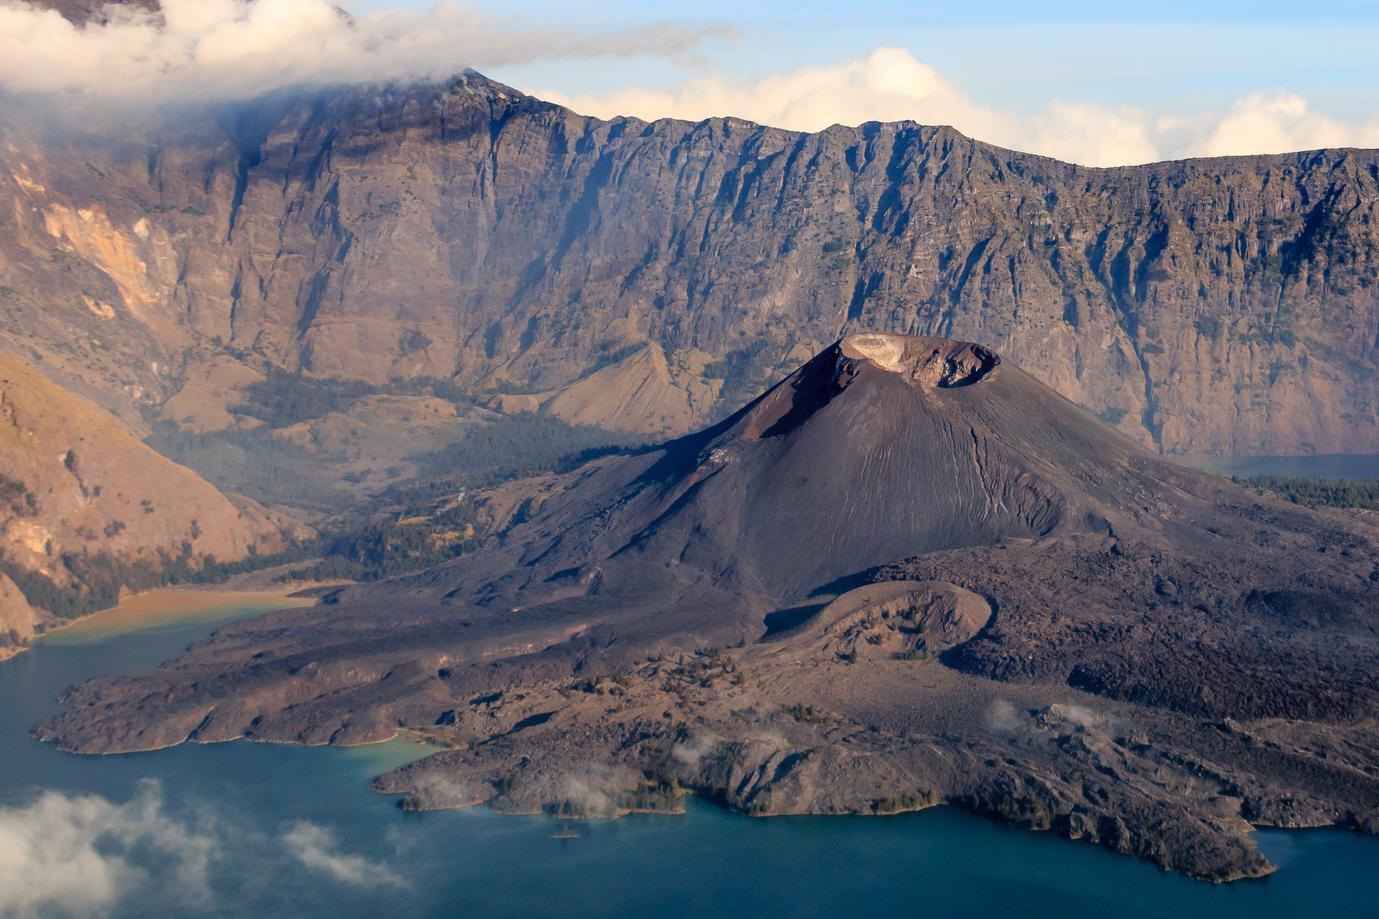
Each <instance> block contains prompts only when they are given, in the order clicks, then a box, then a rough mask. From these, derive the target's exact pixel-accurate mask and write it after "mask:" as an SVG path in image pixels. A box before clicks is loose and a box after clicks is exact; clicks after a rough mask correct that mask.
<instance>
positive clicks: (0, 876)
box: [0, 782, 217, 917]
mask: <svg viewBox="0 0 1379 919" xmlns="http://www.w3.org/2000/svg"><path fill="white" fill-rule="evenodd" d="M216 850H217V842H216V840H215V839H214V838H213V837H212V836H211V835H210V834H208V833H206V832H203V831H199V830H196V829H193V828H192V827H190V826H188V825H187V824H185V823H183V822H180V821H179V820H177V819H174V818H173V817H172V816H170V815H169V814H168V813H167V812H166V811H165V809H164V807H163V796H162V792H161V789H160V788H159V786H158V785H157V783H155V782H146V783H144V784H143V785H142V786H141V787H140V790H139V792H138V794H137V795H136V796H135V797H134V798H133V799H132V800H130V801H128V802H126V803H124V804H112V803H111V802H109V801H107V800H105V799H104V798H100V797H96V796H94V795H79V796H68V795H64V794H60V793H57V792H46V793H44V794H43V795H42V796H41V797H40V798H38V800H36V801H34V802H33V803H32V804H30V805H28V806H25V807H18V808H7V809H4V810H0V916H4V917H9V916H30V915H34V914H38V913H45V914H46V913H53V912H57V913H63V914H70V915H76V916H89V915H93V914H98V913H103V912H106V911H108V910H109V909H111V908H112V907H113V906H114V905H115V904H116V903H117V902H118V901H120V900H121V899H123V898H125V897H130V896H134V895H137V894H138V893H139V892H141V891H146V890H148V889H149V888H150V885H151V884H153V883H154V880H155V879H154V878H153V877H152V876H151V874H150V872H149V870H148V868H147V867H145V866H147V865H150V864H157V865H158V866H159V875H160V877H159V878H158V881H159V884H160V896H161V897H162V898H164V899H166V898H167V897H168V896H169V893H170V891H176V892H177V894H178V895H179V896H180V897H181V898H182V899H183V902H184V903H186V904H187V905H188V906H193V907H194V906H196V905H197V904H200V903H204V902H205V900H206V898H207V897H208V896H209V888H208V886H207V880H206V873H207V868H208V866H209V864H210V861H211V859H212V858H213V857H214V855H215V853H216ZM168 882H171V884H169V883H168Z"/></svg>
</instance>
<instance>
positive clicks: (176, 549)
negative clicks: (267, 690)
mask: <svg viewBox="0 0 1379 919" xmlns="http://www.w3.org/2000/svg"><path fill="white" fill-rule="evenodd" d="M306 532H307V531H306V530H305V529H304V528H302V527H301V526H299V525H297V524H295V523H291V522H289V521H287V520H285V519H283V518H282V517H280V516H279V515H276V514H273V513H271V512H269V511H265V510H264V509H263V508H261V507H259V506H258V505H256V504H254V503H253V502H252V501H248V500H246V499H242V498H236V497H228V496H226V495H224V494H222V493H221V492H219V491H217V490H216V489H215V488H214V487H213V486H212V485H210V484H209V483H208V482H206V481H205V480H204V479H202V478H201V477H200V476H198V475H197V474H196V473H194V472H192V471H191V470H189V469H185V468H183V467H181V466H178V465H176V464H174V463H172V462H169V461H168V460H166V459H164V458H163V457H161V456H159V455H158V454H157V453H155V452H153V451H152V450H151V449H149V448H148V447H146V446H145V445H144V444H143V443H141V442H140V441H139V440H138V439H137V438H136V437H134V436H133V435H132V434H131V433H130V432H129V431H128V430H127V429H126V428H125V427H124V426H123V425H121V424H120V423H119V422H118V421H117V420H116V419H115V418H113V417H111V416H110V415H109V414H108V413H106V412H105V411H104V410H102V409H101V408H99V407H98V406H96V405H95V404H94V403H92V402H90V401H89V400H87V399H85V398H83V397H81V396H77V395H75V394H73V393H71V392H68V391H66V390H64V389H63V388H62V387H60V386H58V385H57V384H56V383H54V382H53V381H51V380H49V379H48V378H47V377H46V376H44V375H43V374H41V373H40V372H38V371H37V370H35V369H34V368H32V367H30V366H28V365H26V364H24V363H23V362H21V361H18V360H15V359H13V358H10V357H7V356H4V355H0V571H2V572H3V574H0V636H4V640H3V641H0V653H5V652H7V651H13V650H15V649H17V648H20V647H22V645H23V643H24V641H26V640H27V639H29V638H31V637H33V635H34V633H35V631H36V630H38V629H42V628H43V627H45V626H49V625H52V624H54V622H55V621H56V620H58V619H60V618H62V617H64V616H69V615H73V614H76V613H78V612H83V611H89V610H90V609H92V608H99V607H100V606H102V605H111V604H113V602H114V601H115V600H116V599H117V598H118V596H119V593H120V591H121V590H122V589H124V588H125V587H128V586H147V585H145V584H143V583H142V581H146V580H148V579H156V578H157V577H158V576H159V575H160V574H162V573H165V572H168V571H170V570H171V569H173V568H175V567H183V568H187V569H188V570H190V571H195V570H196V569H197V568H199V567H201V566H202V565H203V564H204V563H205V561H206V560H207V559H208V558H210V559H215V560H218V561H221V562H232V561H237V560H239V559H243V558H244V557H245V556H246V555H247V554H248V553H250V552H260V551H262V552H263V553H264V554H268V553H271V552H275V551H278V550H280V549H282V548H283V547H284V545H285V544H286V543H287V542H288V541H289V540H290V539H292V538H293V537H295V536H301V535H305V534H306ZM16 581H18V582H19V583H18V585H17V584H16ZM26 595H27V599H26Z"/></svg>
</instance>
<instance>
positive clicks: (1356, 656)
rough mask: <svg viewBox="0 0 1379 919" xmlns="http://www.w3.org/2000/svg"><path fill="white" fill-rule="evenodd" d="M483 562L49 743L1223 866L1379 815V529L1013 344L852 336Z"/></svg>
mask: <svg viewBox="0 0 1379 919" xmlns="http://www.w3.org/2000/svg"><path fill="white" fill-rule="evenodd" d="M551 492H552V493H553V496H552V497H550V498H549V499H548V500H546V501H545V503H544V504H540V505H539V506H534V507H533V508H532V509H531V510H530V511H529V513H528V514H527V515H526V516H527V519H526V521H525V522H522V523H519V524H517V525H516V526H514V527H513V528H512V529H510V530H509V531H508V532H507V533H506V534H505V535H504V536H502V537H501V538H500V539H498V540H496V541H494V542H493V543H491V544H490V545H489V546H488V547H486V548H485V549H483V550H481V551H479V552H477V553H475V554H474V555H472V556H469V557H466V558H463V559H460V560H457V561H455V562H453V563H448V564H445V565H442V566H440V567H437V568H434V569H431V570H429V571H426V572H423V573H421V574H418V575H413V576H408V577H405V578H398V579H395V580H392V581H387V582H381V583H378V584H373V585H363V586H358V587H351V588H346V589H342V590H340V591H337V592H336V593H334V594H332V595H330V596H329V597H328V598H327V600H326V602H324V603H323V604H322V605H320V606H318V607H315V608H311V609H299V610H289V611H283V612H280V613H275V614H272V615H270V616H267V617H264V618H262V619H259V620H255V621H252V622H239V623H235V624H233V625H229V626H227V627H225V628H223V629H221V630H220V631H219V632H217V633H216V634H215V635H214V636H212V637H211V638H210V639H209V640H207V641H205V642H203V643H201V644H199V645H196V646H194V647H192V648H191V649H189V651H188V652H187V653H186V654H184V655H183V656H182V657H180V658H178V659H176V660H174V661H172V662H170V663H168V664H166V665H164V666H163V667H162V668H161V669H160V670H158V671H157V672H156V673H153V674H148V675H144V676H137V677H117V678H106V679H99V680H95V681H92V682H91V683H88V684H86V685H84V686H82V687H79V688H77V689H76V690H74V691H73V692H72V693H71V694H70V695H69V697H68V699H67V702H68V706H69V707H68V708H67V710H66V711H65V712H63V713H62V714H60V715H58V716H57V717H56V718H55V719H53V720H52V721H50V722H49V723H47V724H46V725H43V726H41V727H40V728H39V729H37V730H38V735H39V736H41V737H43V738H47V739H50V740H54V741H56V742H58V743H60V744H61V745H62V746H64V747H65V748H67V749H71V750H77V751H83V752H112V751H122V750H136V749H148V748H153V747H159V746H164V745H167V744H174V743H179V742H182V741H185V740H193V741H200V742H210V741H218V740H226V739H231V738H237V737H250V738H253V739H259V740H277V741H298V742H307V743H325V742H329V743H337V744H352V743H363V742H369V741H376V740H382V739H384V738H387V737H389V736H392V735H393V734H394V733H395V732H397V731H398V730H399V729H408V730H414V731H418V732H421V733H423V734H426V735H428V736H431V737H432V738H433V739H435V740H436V741H437V742H438V743H441V744H443V745H445V746H447V747H449V748H450V749H449V750H448V751H447V752H443V753H440V754H437V755H435V756H432V757H430V758H428V759H426V760H424V761H422V762H420V763H417V764H414V765H412V766H409V767H406V768H404V769H402V770H399V771H398V772H396V773H392V774H390V775H388V776H384V777H383V778H381V779H380V782H379V787H380V788H381V789H383V790H387V791H394V792H404V793H406V795H407V797H406V802H407V804H408V805H409V806H416V807H443V806H460V805H466V804H472V803H479V802H488V803H491V804H493V805H494V806H495V807H498V808H500V809H509V810H530V809H538V808H544V809H548V810H552V811H553V812H562V813H571V812H573V813H586V812H592V811H606V810H614V811H616V810H626V809H644V808H648V807H660V806H673V804H674V800H675V798H676V796H677V795H678V794H679V789H680V788H681V787H689V788H693V789H695V790H697V791H699V792H701V793H704V794H708V795H710V796H713V797H715V798H717V799H719V800H722V801H724V802H725V803H727V804H729V805H731V806H734V807H739V808H742V809H744V810H747V811H749V812H752V813H763V814H769V813H799V812H815V813H818V812H824V813H827V812H853V813H884V812H892V811H895V810H905V809H912V808H915V807H920V806H924V805H927V804H932V803H937V802H941V801H947V802H951V803H956V804H961V805H963V806H966V807H970V808H973V809H976V810H980V811H985V812H991V813H995V814H999V815H1001V816H1003V817H1005V818H1007V819H1011V820H1013V821H1016V822H1018V823H1020V824H1023V825H1029V826H1034V827H1039V828H1052V829H1056V830H1058V831H1059V832H1062V833H1064V834H1066V835H1069V836H1072V837H1086V838H1089V839H1092V840H1095V841H1097V842H1100V843H1101V844H1103V845H1107V846H1110V847H1112V848H1114V849H1117V850H1120V851H1124V852H1132V853H1136V854H1139V855H1142V856H1145V857H1148V858H1152V859H1154V860H1155V861H1157V862H1159V863H1161V864H1163V865H1165V866H1170V867H1173V868H1177V869H1179V870H1183V871H1187V872H1190V873H1192V874H1194V875H1198V876H1201V877H1208V878H1215V879H1230V878H1236V877H1242V876H1250V875H1257V874H1261V873H1264V872H1266V871H1268V870H1270V866H1269V865H1268V864H1267V863H1266V862H1265V861H1264V860H1263V858H1262V857H1261V856H1260V855H1259V853H1258V852H1257V851H1256V850H1255V849H1254V847H1253V844H1252V843H1251V842H1250V840H1249V837H1248V835H1247V834H1248V830H1249V828H1250V826H1251V824H1271V825H1284V826H1304V825H1318V824H1342V825H1350V826H1356V827H1361V828H1365V829H1368V830H1370V831H1374V830H1376V829H1379V776H1375V774H1374V772H1373V767H1372V762H1373V758H1374V756H1375V754H1376V752H1379V731H1377V730H1376V726H1375V717H1376V715H1377V714H1379V676H1377V674H1379V601H1377V600H1376V596H1375V590H1374V583H1375V581H1376V580H1379V548H1377V546H1379V539H1377V538H1376V535H1377V534H1376V529H1375V527H1374V526H1373V525H1372V524H1367V523H1366V522H1365V519H1364V518H1359V517H1356V518H1348V517H1345V516H1341V515H1326V514H1321V513H1317V512H1313V511H1308V510H1304V509H1300V508H1296V507H1292V506H1289V505H1284V504H1281V503H1277V502H1273V501H1270V500H1267V499H1262V498H1259V497H1257V496H1255V495H1253V494H1250V493H1248V492H1246V491H1244V490H1243V489H1240V488H1237V487H1235V486H1233V485H1231V484H1230V483H1229V482H1226V481H1224V480H1221V479H1217V478H1215V477H1212V476H1209V475H1206V474H1203V473H1199V472H1195V471H1192V470H1188V469H1185V468H1182V467H1179V466H1176V465H1174V464H1172V463H1169V462H1166V461H1164V460H1161V459H1158V458H1156V457H1155V456H1153V455H1151V454H1149V453H1147V452H1145V451H1144V450H1143V449H1142V448H1140V447H1138V446H1136V445H1135V444H1134V443H1132V442H1131V441H1130V440H1128V439H1126V438H1124V437H1123V436H1121V435H1119V434H1117V433H1116V432H1114V431H1112V430H1111V429H1109V428H1107V427H1106V426H1105V425H1103V424H1101V423H1100V422H1098V421H1096V420H1095V419H1094V418H1092V417H1091V416H1089V415H1088V414H1087V413H1086V412H1084V411H1083V410H1082V409H1079V408H1077V407H1076V406H1074V405H1072V404H1071V403H1070V402H1068V401H1067V400H1066V399H1064V398H1062V397H1061V396H1059V395H1057V394H1055V393H1054V392H1052V391H1051V390H1049V389H1048V388H1047V387H1045V386H1043V385H1042V384H1040V383H1038V382H1036V381H1035V380H1034V379H1033V378H1031V377H1030V376H1028V375H1027V374H1025V373H1024V372H1023V371H1021V370H1020V369H1019V368H1018V367H1016V366H1015V365H1013V364H1012V363H1010V362H1008V361H1003V360H1001V359H1000V358H999V357H998V356H997V355H996V354H995V353H993V352H992V351H990V350H988V349H986V348H984V347H982V346H979V345H974V344H968V343H964V342H958V341H950V340H942V339H933V338H924V337H903V336H891V335H878V334H862V335H853V336H849V337H847V338H844V339H843V340H842V341H840V342H838V343H837V344H835V345H833V346H831V347H829V348H827V349H825V350H824V351H823V352H821V353H820V354H819V355H818V356H816V357H815V358H814V359H812V360H810V361H809V362H808V363H806V364H805V365H804V366H803V367H801V368H800V369H799V370H797V371H796V372H795V373H793V374H791V375H790V376H789V377H787V378H786V379H785V380H784V381H783V382H781V383H780V384H778V385H777V386H775V387H774V388H772V389H771V390H770V391H768V392H767V393H766V394H765V395H763V396H761V397H760V398H758V399H757V400H755V401H754V402H752V403H751V404H750V405H748V406H747V407H746V408H744V409H742V410H741V411H739V412H738V413H737V414H735V415H733V416H732V417H730V418H728V419H727V420H725V421H723V422H722V423H720V424H718V425H717V426H715V427H712V428H709V429H707V430H705V431H702V432H700V433H698V434H695V435H691V436H689V437H685V438H682V439H680V440H676V441H672V442H670V443H667V444H665V445H663V446H660V447H657V448H654V449H650V450H647V451H644V452H642V453H639V454H636V455H624V456H613V457H606V458H604V459H601V460H597V461H595V462H592V463H590V464H588V465H586V466H583V467H580V468H579V469H577V470H575V471H574V472H571V473H569V474H568V476H567V477H566V478H565V481H564V482H563V483H562V487H560V488H558V489H551Z"/></svg>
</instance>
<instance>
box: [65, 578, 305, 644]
mask: <svg viewBox="0 0 1379 919" xmlns="http://www.w3.org/2000/svg"><path fill="white" fill-rule="evenodd" d="M296 589H297V588H293V590H296ZM291 592H292V591H289V590H189V589H179V588H165V589H161V590H150V591H147V592H145V593H141V594H136V595H135V596H132V597H129V598H127V599H126V600H124V601H123V602H121V603H120V604H119V605H118V606H113V607H111V608H110V609H106V610H101V611H100V612H97V613H92V614H91V615H89V616H83V617H82V618H80V619H77V620H75V621H73V622H72V623H71V624H69V625H65V626H63V627H61V628H59V629H55V630H53V631H51V632H48V633H47V634H46V635H44V636H43V637H42V638H41V639H40V640H41V641H43V642H49V643H53V644H81V643H84V642H86V641H94V640H97V639H101V638H108V637H110V636H111V635H114V634H118V633H120V632H137V631H141V630H143V629H151V628H157V627H159V626H164V625H171V624H173V623H178V622H188V621H192V620H198V619H230V618H235V617H236V616H241V615H244V616H248V615H253V614H255V613H263V612H268V611H270V610H275V609H285V608H287V607H291V606H311V605H313V604H315V602H316V600H315V598H314V597H293V596H290V593H291Z"/></svg>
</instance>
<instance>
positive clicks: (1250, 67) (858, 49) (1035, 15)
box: [353, 0, 1379, 117]
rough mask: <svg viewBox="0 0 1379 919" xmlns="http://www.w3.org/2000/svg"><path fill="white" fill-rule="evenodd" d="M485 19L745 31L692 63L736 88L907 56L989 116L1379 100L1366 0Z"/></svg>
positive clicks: (1343, 108) (565, 13) (640, 9)
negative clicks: (1051, 108)
mask: <svg viewBox="0 0 1379 919" xmlns="http://www.w3.org/2000/svg"><path fill="white" fill-rule="evenodd" d="M390 5H396V4H395V3H393V2H392V0H373V2H370V3H355V4H354V5H353V8H356V9H367V8H370V7H379V6H390ZM411 5H414V6H418V7H425V6H429V5H430V4H429V3H424V2H413V3H412V4H411ZM478 5H479V6H480V7H482V8H484V9H486V10H487V11H489V12H490V13H492V14H493V15H494V16H495V17H503V18H510V19H513V20H516V21H518V22H522V21H526V22H527V23H529V24H531V25H533V26H538V25H539V26H550V25H553V24H558V25H563V26H566V27H569V28H572V29H576V30H588V31H607V30H612V29H617V28H627V27H632V26H638V25H647V24H651V23H655V22H665V21H669V22H675V23H681V24H685V25H692V26H714V25H721V26H727V27H730V28H733V29H735V30H737V31H738V33H739V34H738V37H737V38H736V39H734V40H721V41H709V42H705V43H704V44H703V46H702V47H701V48H700V49H699V51H700V54H701V55H702V58H703V63H704V64H705V65H707V66H709V67H712V68H713V69H715V70H716V71H717V72H720V73H723V74H727V75H734V76H740V77H752V76H760V75H763V74H766V73H771V72H780V71H784V70H788V69H791V68H795V67H799V66H805V65H819V64H828V63H835V62H838V61H843V60H848V59H852V58H856V57H859V56H861V55H863V54H865V53H867V52H868V51H870V50H872V49H874V48H876V47H879V46H896V47H902V48H905V49H907V50H909V51H910V52H911V53H912V54H913V55H914V56H915V57H916V58H917V59H919V60H921V61H924V62H925V63H928V64H931V65H933V66H934V67H936V68H937V69H938V70H939V71H940V72H942V73H943V74H944V75H945V76H946V77H948V78H950V79H952V80H953V81H955V82H956V83H958V84H960V85H961V86H963V87H964V88H965V89H966V90H967V91H968V92H969V93H971V94H972V95H973V96H974V97H976V98H978V99H980V100H981V101H983V102H986V103H989V104H993V105H1012V106H1034V105H1038V104H1040V103H1042V102H1044V101H1046V100H1047V99H1049V98H1051V97H1061V98H1070V99H1071V98H1077V99H1090V100H1095V101H1098V102H1102V103H1105V104H1112V105H1137V106H1148V107H1153V108H1169V107H1171V108H1172V109H1174V110H1175V111H1178V112H1182V113H1184V114H1192V113H1196V112H1200V111H1205V110H1207V109H1209V108H1211V107H1213V106H1218V105H1221V104H1223V103H1229V102H1231V101H1233V100H1235V99H1237V98H1240V97H1241V96H1244V95H1247V94H1249V93H1251V92H1256V91H1261V90H1276V89H1283V90H1288V91H1290V92H1294V93H1300V94H1302V95H1304V96H1306V97H1307V98H1308V100H1309V102H1311V103H1312V105H1313V106H1314V107H1316V108H1317V109H1318V110H1320V111H1325V112H1327V113H1330V114H1333V115H1335V116H1337V117H1365V116H1369V115H1371V114H1373V111H1374V109H1375V108H1376V104H1375V103H1376V99H1379V53H1376V49H1379V4H1376V3H1374V2H1372V0H1371V2H1359V0H1327V2H1314V3H1298V2H1290V3H1284V2H1277V0H1257V2H1244V0H1224V2H1200V3H1190V2H1184V0H1168V2H1157V3H1134V4H1123V3H1121V4H1118V3H1105V2H1102V3H1095V2H1085V0H1074V2H1045V3H1030V2H1014V0H999V2H987V3H955V2H932V0H927V2H926V0H920V2H909V3H902V2H890V0H862V2H854V3H846V4H844V3H836V2H834V3H822V2H817V0H802V2H794V3H788V2H780V0H765V2H753V3H743V2H730V0H699V2H693V3H689V2H681V3H659V4H648V3H634V2H627V0H622V2H603V3H569V2H555V0H523V2H506V3H496V2H486V0H481V2H479V4H478ZM496 70H497V72H496V73H494V74H493V75H494V76H495V77H497V78H499V79H504V80H505V81H507V82H512V83H515V84H519V85H524V88H525V87H529V86H536V85H540V86H556V87H560V88H562V89H563V90H564V91H565V92H566V93H568V94H570V95H577V94H580V93H586V92H592V91H608V90H612V89H616V88H621V87H623V86H625V85H627V84H629V83H636V84H639V85H645V86H653V87H665V86H669V85H672V84H674V83H676V82H677V81H679V80H682V79H684V76H685V70H686V68H684V67H677V66H675V65H673V64H670V63H668V62H664V61H656V60H653V59H645V60H634V61H626V60H615V61H605V62H598V61H581V62H579V63H577V64H574V65H571V64H568V63H566V62H547V63H542V64H538V65H528V66H516V67H506V68H496Z"/></svg>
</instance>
